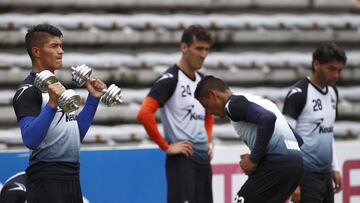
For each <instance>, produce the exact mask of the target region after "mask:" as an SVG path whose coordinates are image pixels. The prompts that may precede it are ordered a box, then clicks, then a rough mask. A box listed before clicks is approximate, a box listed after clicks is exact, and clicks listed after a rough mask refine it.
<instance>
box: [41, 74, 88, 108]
mask: <svg viewBox="0 0 360 203" xmlns="http://www.w3.org/2000/svg"><path fill="white" fill-rule="evenodd" d="M57 82H59V80H58V79H57V78H56V77H55V75H54V74H53V73H52V72H50V71H49V70H44V71H41V72H40V73H38V74H37V75H36V77H35V80H34V85H35V87H37V88H38V89H39V90H40V91H41V92H43V93H46V92H48V86H49V85H50V84H54V83H57ZM80 101H81V99H80V95H78V94H76V93H75V91H74V90H65V92H63V93H62V94H61V96H60V97H59V100H58V105H59V107H60V108H61V109H62V110H63V111H65V112H67V113H70V112H73V111H75V110H77V109H78V108H79V106H80Z"/></svg>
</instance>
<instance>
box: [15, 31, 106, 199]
mask: <svg viewBox="0 0 360 203" xmlns="http://www.w3.org/2000/svg"><path fill="white" fill-rule="evenodd" d="M61 37H62V33H61V31H60V30H59V29H58V28H56V27H54V26H52V25H47V24H39V25H36V26H34V27H32V28H31V29H29V30H28V33H27V34H26V36H25V42H26V48H27V51H28V53H29V56H30V58H31V61H32V71H31V73H30V74H29V76H28V77H27V78H26V79H25V80H24V81H23V82H22V84H21V86H20V88H19V89H18V90H17V92H16V93H15V96H14V98H13V107H14V110H15V114H16V116H17V120H18V124H19V126H20V129H21V134H22V138H23V143H24V145H25V146H26V147H28V148H29V149H30V150H31V151H30V156H29V166H28V168H27V169H26V175H27V181H26V189H27V202H28V203H33V202H37V203H41V202H44V203H45V202H46V203H48V202H52V203H78V202H83V201H82V192H81V188H80V180H79V168H80V164H79V155H80V142H81V141H82V140H83V139H84V137H85V134H86V132H87V131H88V129H89V127H90V125H91V122H92V120H93V118H94V115H95V112H96V109H97V106H98V103H99V99H100V97H101V96H102V94H103V93H102V92H101V90H102V89H104V88H106V85H105V84H104V83H102V82H101V81H100V80H97V79H90V80H88V82H87V83H86V88H87V89H88V92H89V95H88V98H87V101H86V103H85V106H84V108H83V109H82V111H81V112H80V113H79V114H78V115H76V113H75V112H71V113H65V112H64V111H63V110H61V109H59V108H58V99H59V97H60V95H61V94H62V93H63V92H64V90H65V89H64V87H63V86H62V85H61V84H60V83H54V84H51V85H49V87H48V93H41V91H40V90H39V89H38V88H37V87H35V86H34V78H35V77H36V74H37V73H39V72H41V71H43V70H49V71H51V72H53V73H54V71H55V70H58V69H60V68H62V57H63V54H64V51H63V49H62V40H61Z"/></svg>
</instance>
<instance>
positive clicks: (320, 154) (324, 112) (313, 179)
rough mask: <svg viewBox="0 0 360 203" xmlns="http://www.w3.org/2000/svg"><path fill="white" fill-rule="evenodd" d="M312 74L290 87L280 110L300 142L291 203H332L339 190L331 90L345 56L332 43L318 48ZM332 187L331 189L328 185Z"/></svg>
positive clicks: (334, 98) (334, 102) (334, 100)
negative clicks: (299, 172) (300, 164)
mask: <svg viewBox="0 0 360 203" xmlns="http://www.w3.org/2000/svg"><path fill="white" fill-rule="evenodd" d="M312 58H313V60H312V73H311V75H310V76H309V77H306V78H304V79H302V80H300V81H298V82H297V83H295V85H293V87H292V88H291V89H290V91H289V92H288V94H287V96H286V98H285V102H284V108H283V114H284V115H285V116H286V118H287V120H288V122H289V124H290V125H291V126H292V127H293V128H294V129H295V130H296V132H297V133H298V134H299V135H300V136H301V137H302V138H303V140H304V145H303V146H302V147H301V150H302V154H303V158H304V171H305V172H304V177H303V179H302V181H301V184H300V186H299V187H298V188H297V189H296V190H295V192H294V194H293V195H292V200H293V201H294V202H322V203H324V202H326V203H329V202H334V191H335V192H339V191H340V190H341V188H342V182H341V181H342V180H341V175H340V172H339V171H340V169H339V167H338V165H337V160H336V155H335V150H334V149H335V148H334V124H335V119H336V115H337V104H338V98H339V96H338V91H337V89H336V87H335V84H336V82H337V81H338V79H339V78H340V74H341V71H342V69H343V68H344V66H345V64H346V55H345V52H344V51H343V50H342V49H341V48H339V47H338V46H337V45H336V44H334V43H325V44H323V45H321V46H320V47H318V48H317V49H316V50H315V51H314V52H313V56H312ZM333 181H334V183H335V188H333V184H332V182H333Z"/></svg>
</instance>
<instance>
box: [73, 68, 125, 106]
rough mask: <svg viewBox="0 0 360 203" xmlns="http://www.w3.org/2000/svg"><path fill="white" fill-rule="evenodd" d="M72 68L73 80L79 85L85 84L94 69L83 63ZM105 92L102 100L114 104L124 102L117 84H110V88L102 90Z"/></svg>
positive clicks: (109, 104)
mask: <svg viewBox="0 0 360 203" xmlns="http://www.w3.org/2000/svg"><path fill="white" fill-rule="evenodd" d="M71 69H72V74H71V75H72V81H73V82H74V83H75V84H76V85H77V86H78V87H81V86H83V85H84V84H85V83H86V81H87V80H89V79H90V75H91V73H92V69H91V68H90V67H88V66H87V65H85V64H83V65H80V66H76V67H71ZM102 92H103V93H104V95H103V96H101V99H100V100H101V102H102V103H104V104H106V105H108V106H112V105H114V104H122V103H123V100H122V99H121V88H120V87H118V86H116V85H115V84H112V85H110V87H109V88H107V89H104V90H102Z"/></svg>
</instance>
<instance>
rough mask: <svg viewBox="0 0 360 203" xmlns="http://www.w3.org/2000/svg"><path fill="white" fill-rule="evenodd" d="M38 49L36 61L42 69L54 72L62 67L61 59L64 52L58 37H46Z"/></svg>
mask: <svg viewBox="0 0 360 203" xmlns="http://www.w3.org/2000/svg"><path fill="white" fill-rule="evenodd" d="M38 49H39V50H38V60H39V61H40V63H41V65H42V66H43V68H45V69H46V70H50V71H55V70H57V69H60V68H61V67H62V57H63V54H64V51H63V49H62V43H61V39H60V38H59V37H54V36H50V37H48V38H47V40H46V42H45V43H44V44H42V46H40V47H38Z"/></svg>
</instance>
